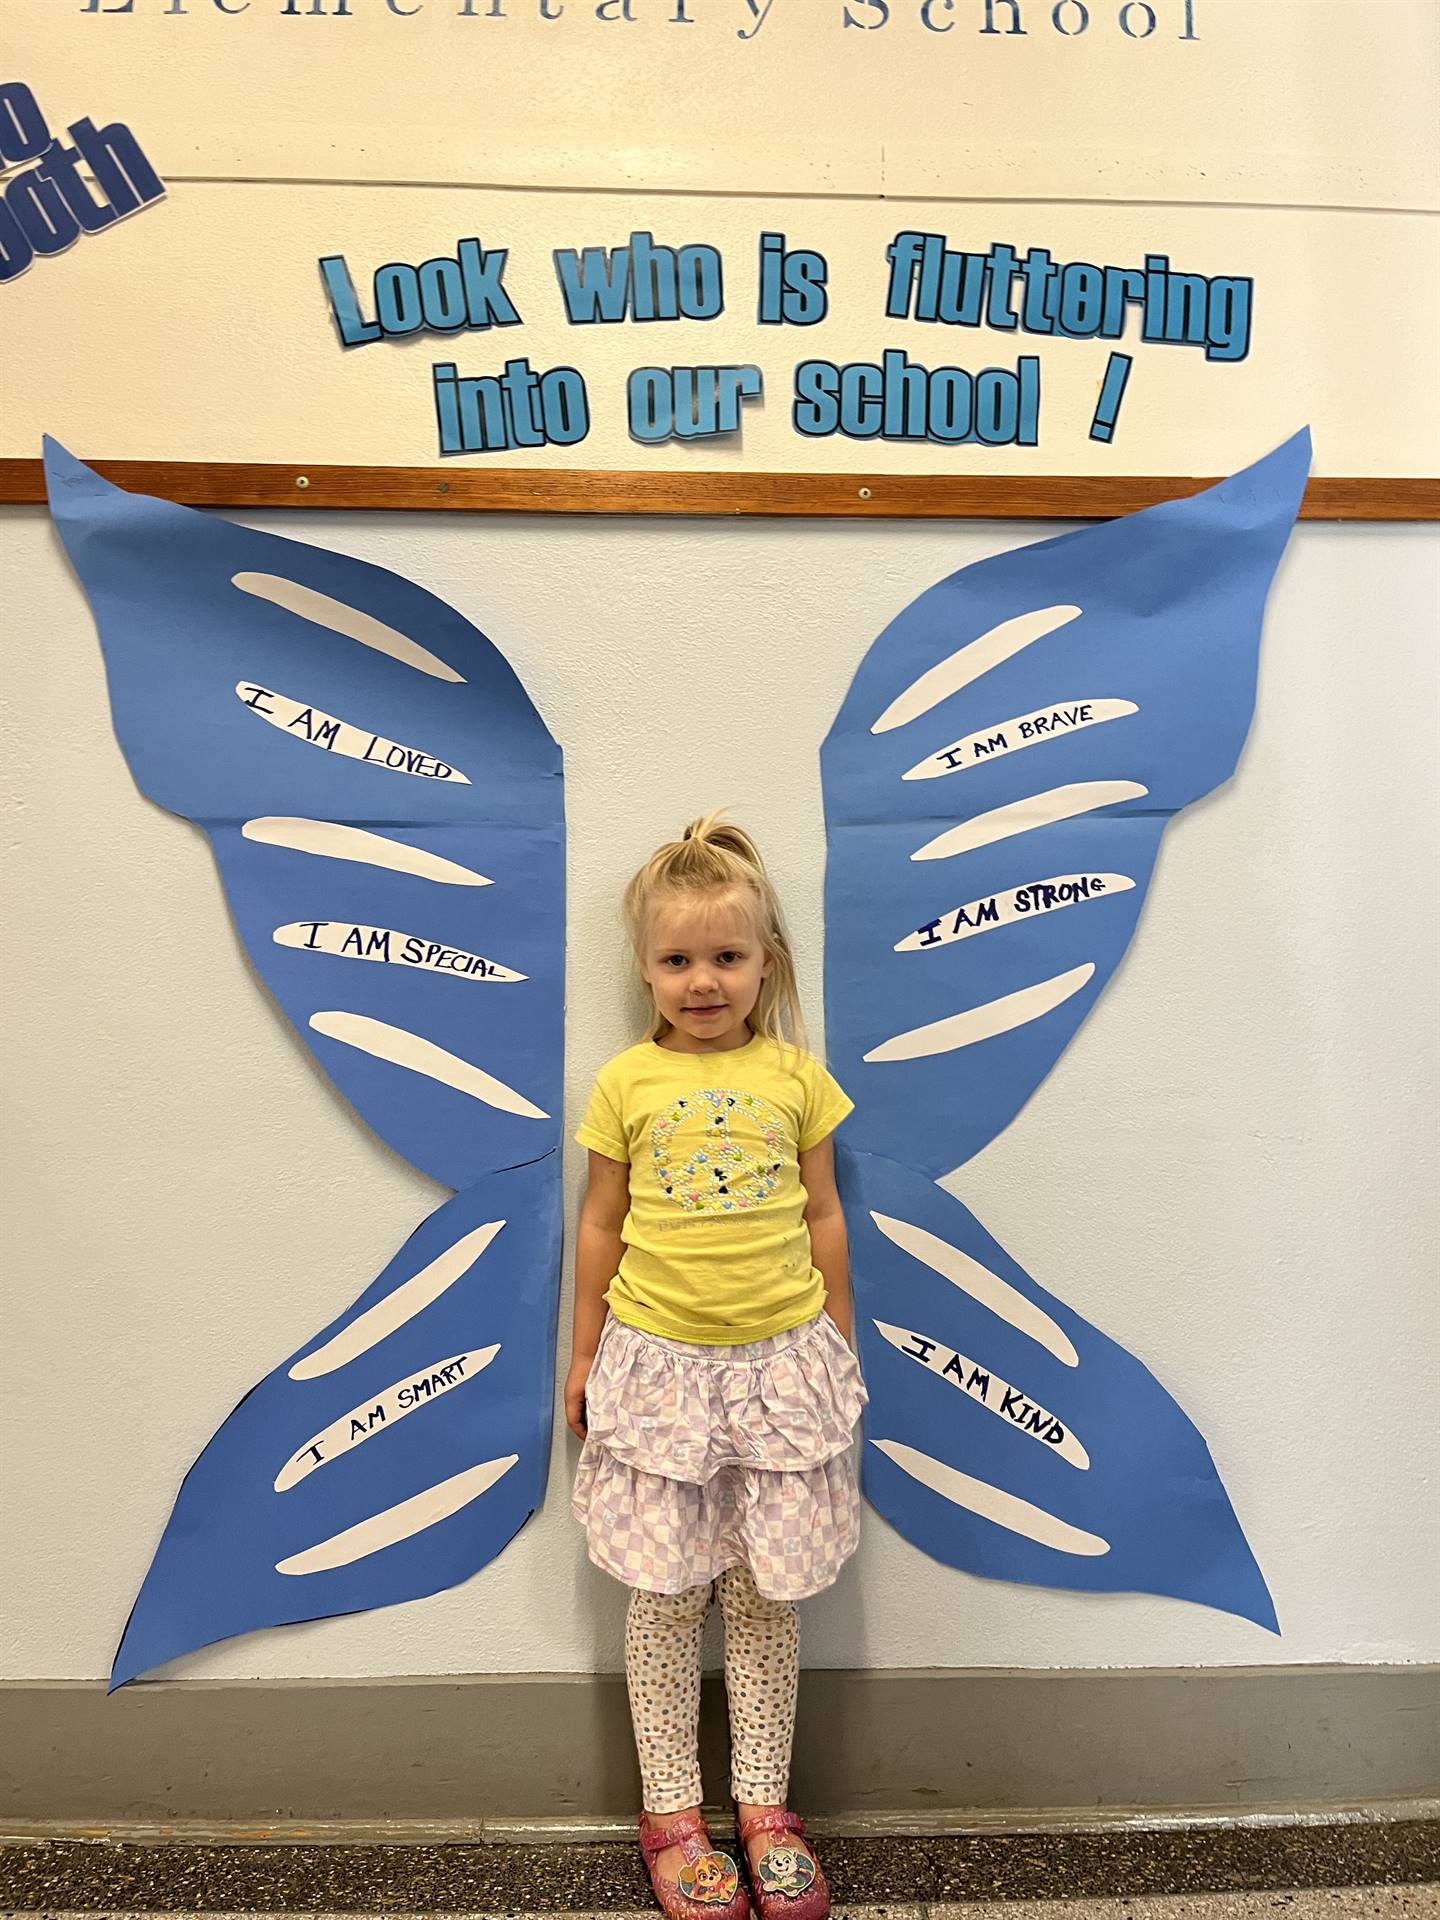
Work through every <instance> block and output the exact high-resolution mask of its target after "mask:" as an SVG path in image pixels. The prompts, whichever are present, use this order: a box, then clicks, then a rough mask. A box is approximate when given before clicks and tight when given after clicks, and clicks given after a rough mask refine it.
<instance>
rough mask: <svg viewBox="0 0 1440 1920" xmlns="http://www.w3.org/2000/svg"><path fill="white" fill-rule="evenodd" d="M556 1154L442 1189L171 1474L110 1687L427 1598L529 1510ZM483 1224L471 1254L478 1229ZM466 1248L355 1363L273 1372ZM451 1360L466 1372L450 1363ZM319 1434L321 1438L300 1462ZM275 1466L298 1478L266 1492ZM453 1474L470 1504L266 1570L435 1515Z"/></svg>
mask: <svg viewBox="0 0 1440 1920" xmlns="http://www.w3.org/2000/svg"><path fill="white" fill-rule="evenodd" d="M557 1158H558V1156H557V1155H556V1154H554V1153H553V1152H552V1153H550V1154H549V1155H547V1156H546V1157H545V1158H544V1159H542V1160H540V1161H537V1162H536V1163H535V1164H534V1165H532V1166H529V1167H517V1168H507V1169H506V1170H505V1171H503V1172H501V1173H496V1174H490V1175H487V1176H486V1177H485V1178H484V1179H482V1180H480V1181H478V1182H476V1183H475V1184H474V1185H472V1186H470V1187H468V1188H466V1189H465V1190H464V1191H463V1192H462V1193H460V1194H457V1195H456V1196H455V1198H454V1199H453V1200H450V1201H448V1202H447V1203H446V1204H445V1205H444V1206H443V1207H441V1208H439V1209H438V1210H437V1211H436V1212H435V1213H433V1214H431V1215H430V1217H429V1218H428V1219H427V1220H425V1221H424V1222H423V1223H422V1224H421V1226H420V1227H419V1228H417V1230H416V1231H415V1233H414V1234H413V1235H412V1236H411V1237H410V1239H409V1240H407V1241H406V1243H405V1245H404V1246H403V1247H402V1248H401V1249H400V1251H399V1252H398V1253H397V1254H396V1255H395V1257H394V1259H393V1260H392V1261H391V1262H390V1263H389V1265H388V1266H387V1267H386V1268H385V1270H384V1272H383V1273H382V1274H381V1275H380V1277H379V1278H378V1279H377V1280H376V1281H375V1282H374V1283H373V1284H372V1285H371V1286H370V1287H369V1288H367V1289H366V1291H365V1292H364V1293H363V1294H362V1295H361V1296H360V1298H359V1299H358V1300H357V1301H356V1302H355V1303H354V1305H353V1306H352V1307H351V1308H349V1309H348V1310H347V1311H346V1312H345V1313H344V1314H343V1315H341V1316H340V1317H339V1319H337V1320H336V1321H335V1322H333V1323H332V1325H331V1326H329V1327H327V1328H325V1329H324V1331H323V1332H322V1333H321V1334H319V1335H317V1336H316V1338H315V1339H314V1340H311V1341H308V1342H307V1343H306V1344H305V1346H304V1347H302V1348H301V1349H300V1350H299V1352H298V1354H295V1355H292V1356H291V1357H290V1359H289V1360H287V1361H286V1362H285V1363H284V1365H282V1366H280V1367H277V1368H276V1369H275V1370H274V1372H272V1373H271V1374H269V1375H267V1377H266V1378H265V1379H264V1380H262V1381H261V1382H260V1383H259V1385H258V1386H256V1387H254V1388H252V1389H251V1391H250V1392H249V1393H248V1394H247V1395H246V1396H245V1398H244V1399H243V1400H242V1401H241V1402H240V1404H239V1406H238V1407H236V1409H235V1411H234V1412H233V1413H232V1414H231V1415H230V1417H229V1418H228V1419H227V1420H226V1421H225V1423H224V1424H223V1426H222V1427H221V1428H220V1430H219V1432H218V1433H216V1434H215V1436H214V1438H213V1439H212V1440H211V1441H210V1442H209V1443H208V1445H207V1446H206V1447H205V1449H204V1450H203V1452H202V1453H201V1454H200V1457H199V1458H198V1459H197V1460H196V1462H195V1464H194V1466H192V1467H191V1469H190V1471H189V1473H188V1474H187V1475H186V1476H185V1479H184V1481H183V1483H182V1485H181V1488H180V1492H179V1495H178V1496H177V1498H176V1502H175V1508H174V1512H173V1514H172V1515H171V1518H170V1522H169V1524H168V1526H167V1527H166V1529H165V1533H164V1537H163V1539H162V1540H161V1543H160V1546H159V1549H158V1550H157V1552H156V1554H155V1557H154V1559H153V1561H152V1562H151V1565H150V1570H149V1572H148V1573H147V1575H146V1577H145V1582H144V1585H143V1586H142V1588H141V1591H140V1594H139V1597H138V1598H137V1600H136V1602H135V1606H134V1609H133V1610H132V1613H131V1616H130V1620H129V1623H128V1625H127V1626H126V1629H125V1633H124V1637H123V1639H122V1641H121V1644H120V1649H119V1652H118V1653H117V1655H116V1659H115V1667H114V1672H113V1674H112V1676H111V1686H112V1688H113V1687H117V1686H122V1685H123V1684H124V1683H125V1682H126V1681H127V1680H131V1679H134V1678H135V1677H136V1676H137V1675H138V1674H141V1673H145V1672H147V1671H148V1670H149V1669H151V1668H153V1667H156V1666H159V1665H160V1664H161V1663H162V1662H163V1661H166V1660H171V1659H173V1658H175V1657H176V1656H177V1655H179V1654H182V1653H186V1652H189V1651H190V1650H192V1649H193V1648H196V1647H199V1646H204V1645H207V1644H209V1643H210V1642H212V1641H215V1640H222V1639H225V1638H228V1637H229V1636H230V1635H232V1634H238V1633H246V1632H249V1631H251V1630H252V1629H254V1628H257V1627H267V1626H275V1625H278V1624H280V1623H283V1622H287V1621H297V1620H310V1619H317V1618H321V1617H324V1616H326V1615H330V1614H337V1613H350V1612H356V1611H360V1610H362V1609H365V1608H369V1607H379V1606H390V1605H393V1604H395V1603H396V1602H398V1601H402V1600H411V1599H416V1598H419V1597H421V1596H423V1595H425V1594H430V1593H438V1592H440V1591H442V1590H443V1589H444V1588H446V1587H450V1586H453V1585H455V1584H456V1583H457V1582H459V1581H461V1580H464V1579H468V1578H469V1576H470V1575H471V1574H473V1573H475V1572H476V1571H477V1570H478V1569H479V1568H481V1567H483V1566H485V1565H486V1564H487V1563H488V1562H489V1561H490V1560H492V1559H494V1557H495V1555H496V1554H497V1553H499V1552H500V1550H501V1549H502V1548H503V1547H504V1546H505V1545H506V1544H507V1542H508V1541H509V1540H510V1539H512V1538H513V1536H514V1535H515V1534H516V1533H517V1532H518V1531H519V1529H520V1528H521V1527H522V1526H523V1525H524V1523H525V1521H526V1519H527V1518H528V1517H529V1515H530V1514H531V1513H532V1512H534V1510H535V1509H536V1508H537V1507H538V1506H539V1505H540V1503H541V1500H542V1498H543V1496H544V1490H545V1477H546V1471H547V1466H548V1455H549V1440H550V1427H551V1418H550V1414H551V1401H552V1394H553V1373H554V1358H553V1356H554V1340H553V1338H552V1329H553V1325H554V1315H555V1308H556V1301H557V1292H558V1289H557V1284H556V1275H557V1274H558V1266H559V1256H560V1190H559V1183H558V1181H557V1180H556V1178H555V1162H556V1159H557ZM502 1220H503V1222H504V1225H503V1226H501V1227H500V1228H499V1230H498V1231H497V1232H496V1233H495V1234H494V1236H493V1238H490V1239H488V1241H487V1240H486V1236H485V1234H484V1231H483V1229H484V1228H486V1227H488V1226H492V1225H494V1224H495V1223H496V1222H499V1221H502ZM469 1237H473V1238H472V1244H474V1245H478V1246H479V1248H480V1250H479V1251H478V1252H477V1255H476V1257H475V1259H474V1260H473V1261H472V1262H471V1263H470V1264H469V1265H468V1266H466V1267H465V1268H464V1269H463V1270H462V1271H461V1272H460V1274H459V1275H458V1277H457V1278H456V1279H454V1280H453V1281H452V1282H451V1283H450V1284H449V1285H448V1286H446V1287H445V1289H444V1290H443V1291H442V1292H439V1293H438V1294H437V1295H436V1297H435V1298H434V1299H433V1300H431V1301H429V1303H428V1304H426V1305H424V1306H422V1307H421V1308H420V1309H419V1310H418V1311H416V1312H415V1313H414V1314H412V1315H411V1316H409V1317H408V1318H405V1319H403V1320H401V1321H400V1323H399V1324H398V1325H397V1326H396V1327H395V1328H394V1330H393V1331H391V1332H389V1333H387V1334H385V1335H384V1336H383V1337H380V1338H378V1339H376V1340H375V1342H374V1344H372V1345H369V1346H366V1347H365V1348H364V1349H363V1351H361V1352H359V1353H357V1354H356V1355H355V1357H353V1358H349V1359H346V1358H344V1357H343V1354H341V1355H332V1356H330V1358H331V1360H332V1361H333V1364H330V1365H328V1366H327V1368H326V1370H325V1371H320V1372H315V1373H313V1374H311V1375H308V1376H306V1375H302V1377H300V1378H293V1377H292V1376H291V1372H290V1369H291V1367H292V1366H293V1365H296V1364H297V1363H299V1365H300V1366H302V1367H303V1366H304V1363H305V1361H306V1358H307V1356H314V1355H317V1354H319V1355H321V1356H322V1358H324V1357H325V1349H326V1347H327V1345H329V1343H331V1342H332V1341H334V1340H335V1338H336V1336H337V1335H341V1334H343V1332H344V1331H345V1329H347V1328H350V1327H352V1326H354V1325H355V1324H356V1323H357V1322H358V1321H359V1320H360V1319H361V1316H362V1315H364V1314H365V1313H366V1312H368V1311H371V1310H372V1309H373V1308H374V1307H375V1304H376V1303H377V1302H384V1301H390V1300H394V1299H395V1298H396V1296H397V1295H400V1294H401V1290H402V1289H403V1288H404V1286H405V1285H406V1284H407V1283H411V1282H413V1280H414V1278H415V1276H416V1275H423V1274H424V1273H425V1272H426V1270H427V1269H428V1268H431V1267H432V1266H433V1263H435V1262H436V1261H443V1260H444V1258H445V1255H446V1254H447V1252H448V1251H449V1250H450V1249H452V1248H456V1247H459V1248H461V1249H462V1251H463V1248H464V1243H465V1241H466V1239H467V1238H469ZM441 1277H443V1275H441V1276H437V1278H441ZM425 1292H428V1288H423V1289H422V1290H421V1294H422V1297H423V1294H424V1293H425ZM402 1310H403V1307H402V1306H397V1308H396V1311H397V1313H398V1312H400V1311H402ZM492 1347H495V1348H497V1349H498V1351H496V1352H495V1353H494V1354H493V1357H490V1358H488V1359H483V1356H485V1355H486V1354H487V1352H488V1350H489V1349H490V1348H492ZM466 1355H477V1356H480V1357H481V1358H477V1359H476V1360H472V1361H470V1362H469V1363H468V1365H459V1366H457V1364H456V1362H457V1360H459V1359H461V1358H462V1357H463V1356H466ZM482 1359H483V1364H482ZM407 1385H408V1388H409V1391H408V1393H407ZM377 1408H378V1409H380V1412H379V1414H378V1415H377V1413H376V1409H377ZM352 1416H353V1422H352V1418H351V1417H352ZM337 1424H338V1427H339V1429H340V1430H339V1432H338V1433H336V1434H335V1435H334V1437H333V1438H332V1439H330V1440H327V1441H325V1442H324V1443H323V1444H322V1445H321V1446H319V1447H314V1448H312V1450H311V1451H309V1452H306V1451H305V1449H306V1448H308V1447H311V1443H313V1442H314V1441H315V1440H316V1439H317V1437H318V1436H322V1435H325V1434H326V1433H327V1432H332V1431H333V1430H334V1429H335V1428H336V1427H337ZM352 1428H353V1430H352ZM292 1461H295V1462H297V1464H298V1466H299V1467H302V1468H304V1469H305V1472H304V1475H303V1477H300V1478H297V1479H295V1480H294V1481H293V1482H292V1483H291V1484H288V1485H286V1486H285V1487H284V1488H283V1490H281V1491H277V1490H276V1487H275V1482H276V1480H277V1478H280V1477H281V1476H282V1475H283V1474H284V1472H285V1469H286V1467H287V1466H288V1465H289V1464H290V1463H291V1462H292ZM507 1463H508V1464H507ZM487 1466H488V1467H491V1468H492V1471H493V1473H494V1477H493V1479H492V1478H491V1474H490V1473H487V1472H485V1471H484V1469H485V1468H486V1467H487ZM477 1469H478V1470H479V1471H477ZM466 1475H471V1476H473V1478H472V1479H471V1481H470V1483H469V1484H468V1485H467V1484H465V1483H464V1482H463V1479H462V1484H460V1485H459V1486H458V1487H456V1488H455V1491H454V1493H453V1494H452V1495H450V1496H449V1498H451V1499H455V1500H459V1499H460V1498H461V1496H464V1495H467V1494H468V1496H469V1497H468V1498H465V1499H464V1500H463V1503H462V1504H459V1505H457V1506H456V1507H455V1510H454V1511H453V1512H452V1513H442V1517H440V1518H437V1519H433V1520H429V1521H425V1516H424V1515H423V1514H422V1513H417V1512H413V1511H412V1513H411V1515H410V1516H409V1519H408V1520H407V1519H406V1518H405V1517H404V1516H403V1515H402V1516H401V1517H399V1518H397V1519H395V1520H393V1521H392V1522H391V1523H390V1527H389V1532H390V1533H391V1534H393V1536H394V1537H393V1539H390V1540H389V1541H388V1543H385V1544H376V1545H374V1546H372V1547H371V1548H370V1549H369V1550H368V1551H365V1552H360V1551H358V1550H357V1549H358V1547H363V1545H364V1542H363V1541H362V1542H359V1543H352V1547H351V1548H349V1549H346V1548H343V1547H342V1548H339V1549H336V1552H337V1554H341V1555H343V1554H346V1553H348V1552H352V1551H353V1552H354V1553H355V1557H354V1558H341V1559H340V1563H339V1564H337V1565H335V1566H333V1567H323V1566H322V1567H317V1568H316V1569H315V1570H314V1571H307V1570H305V1567H304V1566H303V1565H302V1566H301V1567H300V1568H298V1569H296V1570H294V1571H288V1572H281V1571H280V1570H279V1569H280V1568H281V1567H282V1566H283V1565H285V1564H286V1563H287V1562H293V1561H295V1560H296V1559H298V1558H301V1557H303V1556H304V1555H305V1554H307V1553H311V1554H313V1552H314V1550H315V1549H316V1548H317V1547H318V1546H321V1545H322V1544H323V1543H325V1542H327V1541H332V1540H334V1539H335V1538H336V1536H338V1535H343V1534H344V1533H345V1532H346V1531H347V1530H350V1529H352V1528H355V1527H358V1526H361V1525H364V1524H370V1525H372V1526H373V1525H374V1523H375V1520H376V1516H377V1515H380V1516H383V1515H385V1514H386V1513H389V1512H393V1510H394V1509H396V1508H397V1507H401V1506H403V1505H404V1504H405V1503H412V1505H413V1503H414V1502H416V1501H417V1500H419V1501H423V1500H424V1499H425V1498H426V1496H427V1495H428V1496H429V1497H430V1498H431V1500H432V1501H433V1502H434V1503H435V1504H436V1506H437V1507H439V1508H442V1509H443V1506H444V1505H445V1495H444V1489H445V1488H446V1487H447V1486H453V1485H454V1483H455V1482H456V1479H457V1477H463V1476H466ZM472 1488H473V1489H474V1490H473V1491H472V1490H471V1489H472ZM422 1522H424V1524H421V1523H422ZM407 1525H413V1528H414V1530H413V1531H410V1532H406V1531H405V1530H404V1529H405V1527H406V1526H407ZM377 1538H378V1539H379V1540H380V1541H384V1540H385V1538H386V1529H384V1528H381V1529H378V1530H377Z"/></svg>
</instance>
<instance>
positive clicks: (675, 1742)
mask: <svg viewBox="0 0 1440 1920" xmlns="http://www.w3.org/2000/svg"><path fill="white" fill-rule="evenodd" d="M714 1592H715V1594H716V1595H717V1596H718V1598H719V1601H720V1611H721V1613H722V1614H723V1615H724V1617H725V1691H726V1694H727V1695H728V1697H729V1701H730V1793H731V1796H732V1798H733V1799H735V1800H737V1801H739V1800H748V1801H749V1802H751V1803H752V1804H753V1805H756V1806H783V1805H784V1804H785V1795H786V1789H787V1787H788V1785H789V1778H790V1746H791V1740H792V1737H793V1735H794V1731H795V1696H796V1693H797V1690H798V1687H799V1679H800V1616H799V1614H798V1613H797V1611H796V1608H795V1602H794V1601H793V1600H767V1599H766V1598H765V1596H764V1595H763V1594H762V1593H761V1592H759V1590H758V1589H757V1588H756V1585H755V1582H754V1579H753V1578H752V1577H751V1573H750V1569H749V1568H748V1567H727V1568H726V1569H725V1571H724V1572H723V1573H722V1574H721V1575H720V1577H719V1579H718V1580H716V1581H715V1582H714ZM711 1593H712V1589H711V1585H710V1584H709V1583H708V1582H707V1584H706V1585H704V1586H701V1587H690V1588H688V1589H687V1590H686V1591H685V1592H684V1593H649V1592H647V1591H646V1590H645V1589H644V1588H642V1587H636V1588H635V1590H634V1591H633V1593H632V1594H631V1596H630V1611H629V1613H628V1614H627V1615H626V1618H625V1678H626V1681H627V1682H628V1684H629V1689H630V1715H631V1718H632V1719H633V1720H634V1722H635V1747H636V1751H637V1752H638V1754H639V1756H640V1779H641V1784H642V1786H643V1788H644V1802H645V1811H646V1812H647V1813H655V1814H662V1813H677V1812H678V1811H679V1810H680V1808H681V1807H696V1806H699V1805H700V1802H701V1798H702V1795H701V1787H700V1751H699V1721H700V1635H701V1632H702V1630H703V1628H704V1625H705V1615H706V1613H707V1612H708V1611H709V1608H710V1601H711Z"/></svg>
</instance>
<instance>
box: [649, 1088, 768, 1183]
mask: <svg viewBox="0 0 1440 1920" xmlns="http://www.w3.org/2000/svg"><path fill="white" fill-rule="evenodd" d="M650 1146H651V1154H652V1161H653V1165H654V1169H655V1178H656V1179H657V1180H658V1181H659V1183H660V1186H661V1188H662V1189H663V1191H664V1192H665V1193H667V1194H668V1195H669V1197H670V1198H671V1199H672V1200H673V1201H674V1202H675V1204H676V1206H677V1207H680V1208H681V1209H682V1210H683V1211H684V1212H686V1213H741V1212H745V1211H748V1210H749V1209H750V1208H752V1207H758V1206H760V1205H762V1204H763V1203H764V1202H765V1201H766V1200H768V1199H769V1198H770V1196H771V1194H772V1193H774V1191H775V1189H776V1188H777V1187H778V1186H779V1184H780V1169H781V1167H782V1165H783V1164H784V1159H785V1125H784V1122H783V1121H782V1120H781V1118H780V1115H779V1114H778V1113H777V1112H776V1111H775V1109H774V1107H772V1106H771V1105H770V1102H769V1101H768V1100H762V1099H761V1098H760V1096H759V1095H758V1094H754V1093H745V1092H743V1091H742V1090H741V1089H740V1088H739V1087H702V1088H700V1089H699V1091H698V1092H695V1093H691V1094H687V1095H685V1097H684V1098H683V1099H679V1100H676V1101H674V1102H673V1103H672V1104H671V1105H670V1106H669V1107H668V1108H667V1109H666V1111H665V1112H664V1113H662V1114H661V1115H660V1117H659V1119H658V1120H657V1121H656V1122H655V1124H654V1126H653V1127H652V1128H651V1129H650ZM687 1148H689V1149H691V1151H690V1154H689V1158H688V1159H685V1160H681V1159H679V1158H678V1155H679V1154H681V1153H684V1152H685V1150H686V1149H687Z"/></svg>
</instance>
